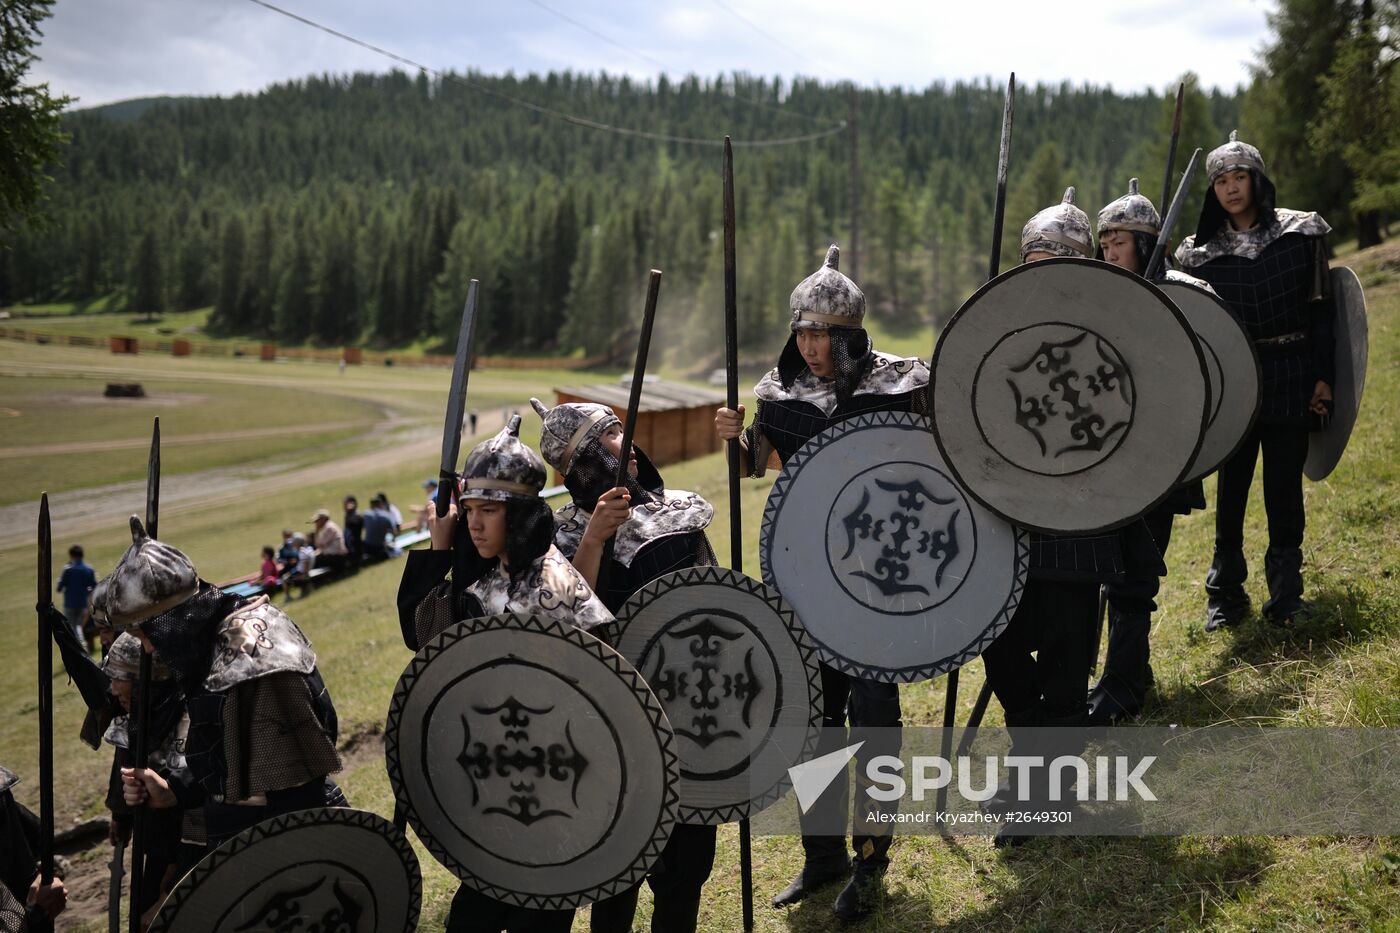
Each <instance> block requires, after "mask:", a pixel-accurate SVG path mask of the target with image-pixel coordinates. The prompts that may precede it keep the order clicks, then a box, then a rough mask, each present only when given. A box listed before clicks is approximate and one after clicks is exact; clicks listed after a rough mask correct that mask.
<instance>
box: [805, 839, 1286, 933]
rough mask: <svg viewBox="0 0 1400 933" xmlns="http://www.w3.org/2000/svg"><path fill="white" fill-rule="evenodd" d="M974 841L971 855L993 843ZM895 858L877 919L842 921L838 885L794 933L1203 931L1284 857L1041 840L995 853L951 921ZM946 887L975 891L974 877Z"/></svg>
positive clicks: (1246, 844)
mask: <svg viewBox="0 0 1400 933" xmlns="http://www.w3.org/2000/svg"><path fill="white" fill-rule="evenodd" d="M967 842H968V846H967V850H968V851H969V852H970V850H971V849H973V848H974V847H976V848H981V847H983V846H986V845H987V843H986V842H983V841H980V840H977V841H971V840H968V841H967ZM952 844H953V845H955V846H957V845H958V842H957V841H953V843H952ZM891 855H892V858H893V860H894V866H896V867H895V868H892V869H891V872H890V875H889V877H888V878H887V881H886V891H885V894H884V896H883V897H882V898H880V900H879V901H878V903H877V905H876V908H875V910H874V912H873V913H872V914H871V916H870V917H868V918H867V919H865V920H864V921H861V922H860V923H855V924H842V923H840V922H839V921H837V920H836V919H835V917H834V916H833V915H832V913H831V902H832V901H833V900H834V899H835V897H836V894H837V892H839V891H840V889H841V885H840V884H833V885H830V886H828V887H827V888H824V889H822V890H821V892H820V893H818V894H817V895H816V896H815V897H812V898H809V899H808V900H805V901H803V902H802V903H801V904H799V905H798V906H797V907H795V908H794V909H792V910H791V911H790V912H789V913H788V915H787V918H786V922H787V926H788V928H789V929H790V930H793V931H818V930H862V931H863V930H870V931H875V930H880V931H909V933H912V931H923V930H939V931H950V933H971V931H984V930H1009V929H1016V930H1023V929H1025V930H1122V929H1134V930H1141V929H1156V928H1161V927H1164V926H1174V925H1176V924H1175V923H1173V921H1179V922H1181V923H1182V924H1183V925H1188V926H1198V925H1204V924H1208V923H1209V921H1210V920H1211V919H1212V918H1213V917H1214V916H1216V915H1217V914H1218V913H1219V912H1220V910H1221V909H1222V908H1223V907H1224V906H1226V905H1227V904H1228V903H1229V902H1231V901H1234V900H1236V899H1239V898H1240V897H1241V896H1243V895H1244V894H1245V893H1246V892H1247V891H1249V890H1250V889H1251V888H1252V887H1253V886H1254V885H1255V884H1256V883H1257V882H1258V880H1259V879H1260V877H1261V876H1262V875H1263V873H1264V870H1265V869H1266V868H1267V867H1268V866H1269V865H1271V864H1273V862H1274V861H1275V859H1276V857H1277V855H1276V853H1275V851H1274V847H1273V845H1272V843H1271V842H1270V841H1269V840H1267V839H1263V840H1259V839H1243V838H1230V839H1221V840H1204V841H1203V840H1187V839H1178V838H1174V837H1149V838H1143V839H1106V838H1072V839H1038V840H1034V841H1032V842H1030V843H1028V844H1027V845H1025V846H1024V847H1022V848H1019V849H1014V850H1009V851H1007V852H1005V853H1003V854H1001V855H999V856H993V857H992V858H995V859H996V860H997V861H999V863H1000V865H999V866H997V867H992V868H990V869H977V874H978V875H979V876H980V875H982V873H983V871H986V874H987V875H988V876H989V877H984V878H981V879H980V884H978V887H980V888H981V889H982V891H983V892H984V894H983V896H982V897H979V898H978V901H979V903H978V904H977V905H976V907H974V908H973V909H971V910H969V911H967V912H965V913H961V914H960V915H958V916H956V917H952V918H950V917H948V916H946V915H939V914H936V913H935V900H936V899H935V898H933V897H930V896H929V894H928V893H927V891H925V890H921V888H934V889H937V888H938V887H939V879H938V878H922V879H918V880H914V881H902V880H899V879H898V878H897V875H898V870H897V866H898V863H899V860H900V854H899V849H898V847H896V848H895V850H894V851H893V852H892V853H891ZM981 861H986V859H985V858H983V859H981ZM957 864H958V866H959V867H958V868H957V869H954V870H966V871H968V872H971V871H972V870H973V867H972V865H971V864H970V863H968V862H966V861H964V860H962V859H958V860H957ZM946 883H947V884H949V885H950V886H953V887H965V886H966V883H967V880H966V879H959V878H949V879H947V882H946ZM974 884H977V882H974Z"/></svg>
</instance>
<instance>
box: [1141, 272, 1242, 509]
mask: <svg viewBox="0 0 1400 933" xmlns="http://www.w3.org/2000/svg"><path fill="white" fill-rule="evenodd" d="M1157 287H1158V288H1160V289H1161V290H1162V292H1163V293H1164V294H1165V295H1166V296H1167V297H1168V298H1170V299H1171V300H1172V303H1173V304H1175V305H1176V306H1177V308H1178V309H1179V310H1180V311H1181V313H1182V314H1183V315H1184V316H1185V317H1186V321H1187V323H1188V324H1190V325H1191V330H1192V331H1193V332H1195V334H1196V338H1197V339H1198V340H1199V341H1200V343H1201V352H1202V353H1203V354H1204V356H1205V361H1206V375H1207V377H1208V378H1209V380H1210V410H1209V412H1208V413H1207V415H1206V433H1205V437H1204V439H1203V440H1202V441H1201V449H1200V450H1199V451H1197V453H1196V459H1195V460H1194V461H1193V462H1192V464H1191V467H1190V469H1189V470H1188V471H1187V473H1186V479H1187V481H1191V480H1198V479H1201V478H1202V477H1204V476H1208V475H1209V474H1211V473H1213V472H1215V470H1216V469H1217V468H1219V466H1220V464H1222V463H1224V462H1225V461H1226V460H1228V459H1229V458H1230V456H1231V455H1232V454H1234V452H1235V451H1236V450H1238V449H1239V446H1240V444H1242V443H1244V439H1245V436H1246V435H1247V434H1249V430H1250V428H1252V427H1254V420H1255V418H1257V417H1258V415H1259V407H1260V405H1261V403H1262V402H1263V393H1262V392H1261V391H1260V386H1259V354H1258V353H1257V352H1256V351H1255V349H1254V341H1253V340H1251V339H1250V337H1249V332H1248V331H1246V330H1245V328H1244V325H1243V324H1242V323H1240V319H1239V318H1238V317H1237V316H1236V315H1235V312H1234V311H1232V310H1231V309H1230V306H1229V305H1227V304H1226V303H1225V302H1223V301H1221V300H1220V299H1219V298H1218V297H1217V296H1215V295H1212V294H1211V293H1210V292H1208V291H1206V290H1205V289H1202V288H1198V287H1196V286H1194V285H1189V284H1187V283H1185V282H1174V281H1171V280H1170V279H1169V280H1167V281H1165V282H1159V283H1158V284H1157Z"/></svg>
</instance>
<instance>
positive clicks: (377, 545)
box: [365, 496, 398, 562]
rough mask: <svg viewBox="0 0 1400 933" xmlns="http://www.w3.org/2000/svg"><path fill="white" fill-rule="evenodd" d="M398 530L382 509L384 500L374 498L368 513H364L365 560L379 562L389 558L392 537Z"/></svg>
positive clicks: (387, 513)
mask: <svg viewBox="0 0 1400 933" xmlns="http://www.w3.org/2000/svg"><path fill="white" fill-rule="evenodd" d="M397 532H398V529H397V528H396V527H395V525H394V518H393V516H392V515H390V514H389V510H388V509H386V508H385V507H384V500H383V499H381V498H379V497H378V496H375V497H374V498H373V499H372V500H370V504H369V511H368V512H366V513H365V560H366V561H375V562H377V561H381V560H384V559H385V558H386V557H388V556H389V549H390V548H391V547H392V545H391V543H390V542H391V541H393V538H394V535H395V534H396V533H397Z"/></svg>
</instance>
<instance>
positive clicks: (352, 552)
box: [342, 496, 365, 566]
mask: <svg viewBox="0 0 1400 933" xmlns="http://www.w3.org/2000/svg"><path fill="white" fill-rule="evenodd" d="M344 505H345V524H344V525H343V526H342V527H343V528H344V530H345V552H346V554H348V555H349V558H350V564H351V566H354V565H355V564H358V563H359V562H360V542H361V540H362V539H363V537H364V530H365V517H364V516H363V515H361V514H360V511H359V510H360V500H358V499H356V498H355V497H354V496H346V497H345V503H344Z"/></svg>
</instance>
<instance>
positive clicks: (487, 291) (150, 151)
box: [0, 72, 1239, 371]
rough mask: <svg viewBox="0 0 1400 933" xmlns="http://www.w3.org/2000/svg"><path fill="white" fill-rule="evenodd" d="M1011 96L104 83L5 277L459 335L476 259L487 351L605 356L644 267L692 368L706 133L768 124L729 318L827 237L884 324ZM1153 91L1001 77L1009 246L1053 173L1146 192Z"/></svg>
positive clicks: (716, 261)
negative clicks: (183, 90) (119, 92)
mask: <svg viewBox="0 0 1400 933" xmlns="http://www.w3.org/2000/svg"><path fill="white" fill-rule="evenodd" d="M1002 102H1003V89H1002V87H1001V86H1000V85H999V84H993V83H991V82H990V81H985V82H981V83H966V84H964V83H959V84H952V85H945V84H934V85H931V86H929V87H928V88H926V89H923V90H920V91H909V90H905V89H901V88H894V89H883V88H860V89H857V90H856V91H855V93H854V94H852V91H851V89H850V88H849V87H848V86H846V85H834V84H823V83H821V82H818V81H812V80H800V81H797V82H795V83H787V82H775V81H772V80H768V79H763V78H754V77H749V76H745V75H737V76H724V77H719V78H713V79H701V78H697V77H693V76H692V77H687V78H684V79H679V80H673V79H667V78H661V79H657V80H655V81H650V82H640V83H639V82H635V81H632V80H630V79H628V78H625V77H614V76H609V75H593V74H574V73H569V72H564V73H551V74H547V75H533V74H532V75H526V76H523V77H518V76H513V75H506V76H493V75H484V74H478V73H474V72H473V73H468V74H465V75H454V76H451V77H450V78H448V79H445V80H444V79H438V78H429V77H428V76H426V75H408V74H404V73H402V72H391V73H388V74H354V75H339V76H321V77H313V78H307V79H304V80H300V81H293V82H289V83H284V84H278V85H274V86H271V87H269V88H267V89H266V90H264V91H262V92H260V93H257V94H243V95H237V96H233V97H226V98H192V97H173V98H144V99H140V100H131V101H123V102H121V103H117V104H110V105H107V106H104V107H96V108H91V109H88V110H81V111H77V112H73V113H70V114H68V115H66V117H65V124H66V128H67V129H68V130H69V132H71V134H72V143H71V145H70V146H69V147H68V148H67V150H66V151H65V153H64V156H63V163H62V164H61V165H59V166H56V167H54V168H53V170H52V174H53V176H54V184H53V186H52V189H51V199H50V203H49V208H50V210H49V215H50V219H51V223H49V224H48V225H47V226H44V227H42V228H39V229H36V230H32V231H28V232H26V233H25V234H24V235H23V236H21V237H20V238H19V239H18V240H17V241H16V242H15V243H14V244H13V248H12V249H10V250H8V251H4V250H0V305H4V304H17V303H22V302H23V303H32V302H50V301H62V300H82V299H85V298H88V297H92V296H97V295H107V294H111V293H113V292H118V293H125V294H126V295H127V296H128V304H129V310H131V311H144V310H146V308H144V307H137V305H140V304H151V305H153V306H154V310H165V309H172V310H180V309H186V308H200V307H206V306H209V305H211V304H212V305H213V306H214V307H215V311H214V314H213V315H212V317H211V319H210V322H209V326H210V329H211V330H212V331H213V332H215V333H220V334H230V335H239V336H247V337H266V338H271V339H276V340H278V341H281V342H285V343H288V344H299V343H303V342H306V341H308V340H309V341H312V342H317V343H322V344H327V345H341V344H358V343H368V344H372V345H374V344H377V345H385V346H404V345H409V344H413V343H415V342H419V341H425V340H426V341H427V342H428V343H429V344H435V343H450V342H451V335H452V334H454V333H455V329H456V323H455V322H456V321H457V319H458V318H459V317H460V314H461V305H462V300H463V297H464V295H465V291H466V282H467V280H468V279H469V278H472V277H475V278H479V279H480V280H481V309H482V319H481V324H482V327H481V330H480V331H479V339H480V340H481V341H482V346H483V352H490V353H520V354H526V355H540V354H542V353H551V352H559V353H571V352H583V353H585V354H587V355H594V354H598V353H621V354H623V355H625V354H626V353H627V352H630V351H629V350H628V347H629V346H630V345H631V339H630V337H629V336H628V332H629V330H630V329H631V328H633V327H634V326H635V325H634V322H635V319H636V317H637V310H638V308H639V307H640V301H641V290H642V287H643V283H644V281H645V276H646V270H647V269H648V268H651V267H656V268H660V269H662V270H663V271H664V272H665V273H666V278H665V280H664V282H665V284H664V285H663V287H662V290H661V305H660V312H659V313H660V315H661V319H662V321H663V322H664V323H663V324H662V326H661V327H659V328H658V331H659V332H660V333H661V334H662V335H663V336H662V338H661V339H662V343H663V344H665V346H663V347H662V348H661V349H663V350H667V349H668V350H670V351H672V352H675V353H679V354H682V355H683V358H684V360H685V362H686V363H687V364H688V365H694V366H695V367H696V369H697V371H700V370H702V369H704V368H705V367H707V366H712V365H714V364H715V363H716V362H717V361H718V359H719V352H718V348H719V346H720V344H721V342H722V341H721V339H720V337H719V334H720V327H721V325H720V321H721V315H720V309H721V308H722V304H723V288H722V276H721V267H722V258H721V249H720V238H719V228H720V176H719V168H720V158H719V149H718V146H717V144H718V143H719V142H720V140H721V139H722V138H723V136H724V135H725V134H731V135H732V136H733V137H734V138H735V140H736V141H739V142H740V143H746V142H758V143H762V144H763V145H759V146H754V147H748V146H744V145H739V146H736V149H735V172H736V183H735V184H736V191H737V205H738V212H739V217H738V237H739V243H738V247H739V313H740V332H741V344H742V345H743V347H744V348H745V349H746V350H748V351H751V352H754V353H757V354H759V355H760V356H769V355H771V353H772V351H773V349H774V347H775V346H776V345H777V343H778V342H780V341H781V340H782V339H783V335H784V333H785V332H786V328H787V318H788V295H789V293H790V292H791V290H792V288H793V286H794V285H795V284H796V283H797V281H799V280H800V279H801V278H803V277H804V276H806V275H807V274H808V273H810V272H811V271H812V270H813V269H815V268H816V267H817V265H819V263H820V261H821V257H822V255H823V254H824V252H825V249H826V246H827V245H828V244H829V243H832V242H838V243H840V244H841V245H842V247H843V256H842V269H843V270H846V271H848V272H850V273H852V274H853V275H854V276H855V277H856V279H857V281H858V282H859V283H860V284H861V286H862V287H863V288H864V289H865V291H866V293H867V299H868V304H869V307H870V309H871V313H872V314H874V315H876V316H877V317H879V318H880V319H881V321H882V324H883V325H884V326H885V329H886V330H887V331H891V332H893V333H896V334H897V333H899V332H900V331H901V329H906V330H907V329H909V328H913V327H916V326H919V325H923V324H926V323H927V322H928V321H929V320H930V319H933V320H935V321H940V320H944V319H946V318H947V317H948V316H949V315H950V314H951V313H952V312H953V311H954V310H955V309H956V308H957V307H958V305H959V304H960V303H961V302H962V301H963V300H964V299H965V298H966V297H967V295H968V294H970V293H971V291H972V290H973V289H975V288H976V287H977V285H978V284H980V281H981V278H982V277H983V276H984V275H985V269H986V255H987V251H988V248H989V246H990V243H989V242H988V239H989V238H990V235H991V229H992V226H991V208H992V202H993V182H994V179H995V169H996V154H997V143H998V136H999V128H1000V120H1001V110H1002ZM1189 102H1190V106H1189V107H1188V108H1187V111H1186V112H1187V114H1188V119H1187V123H1186V125H1185V126H1184V127H1183V134H1182V137H1183V138H1182V147H1183V152H1186V153H1189V152H1190V149H1191V147H1193V146H1211V145H1214V144H1215V143H1216V142H1217V141H1218V140H1220V139H1222V138H1223V136H1224V133H1223V131H1222V129H1221V128H1222V127H1224V128H1229V127H1232V126H1234V125H1236V123H1237V120H1238V116H1239V102H1238V99H1237V98H1236V97H1235V96H1233V95H1230V94H1225V93H1222V92H1219V91H1216V92H1213V93H1211V94H1210V95H1207V94H1204V93H1202V92H1200V91H1197V90H1194V88H1193V90H1192V92H1191V94H1190V96H1189ZM853 107H854V109H853ZM1169 111H1170V102H1169V101H1168V100H1166V99H1165V98H1164V97H1162V96H1160V95H1158V94H1156V93H1146V94H1135V95H1123V94H1118V93H1116V92H1114V91H1113V90H1111V89H1108V88H1098V87H1089V86H1073V85H1069V84H1063V85H1033V86H1026V87H1022V88H1020V89H1019V92H1018V96H1017V101H1016V127H1015V137H1014V142H1013V146H1012V154H1013V161H1012V165H1011V176H1010V177H1011V186H1010V192H1009V198H1008V206H1007V217H1006V228H1005V229H1006V236H1005V238H1004V241H1003V250H1004V252H1003V255H1004V267H1005V266H1009V265H1010V263H1012V262H1014V261H1015V258H1016V254H1015V247H1016V241H1017V233H1018V232H1019V230H1020V227H1021V225H1022V224H1023V223H1024V221H1025V220H1026V218H1027V217H1029V216H1030V215H1031V214H1032V213H1034V212H1035V211H1036V210H1038V209H1040V208H1041V207H1044V206H1046V205H1048V204H1051V203H1055V202H1058V201H1059V199H1060V194H1061V192H1062V191H1063V190H1064V188H1065V186H1066V185H1070V184H1073V185H1075V186H1076V187H1077V188H1078V191H1079V203H1080V205H1081V206H1082V207H1084V208H1085V209H1086V210H1087V211H1089V213H1090V214H1093V213H1094V212H1095V211H1096V210H1097V209H1098V208H1099V207H1100V206H1101V205H1102V204H1104V203H1106V202H1107V201H1109V200H1111V199H1112V198H1115V197H1117V196H1118V195H1119V194H1122V193H1123V192H1124V191H1125V190H1126V188H1127V182H1128V178H1129V177H1130V176H1139V177H1141V178H1142V179H1143V190H1144V191H1145V192H1154V193H1155V192H1157V191H1159V190H1160V186H1161V178H1162V171H1163V166H1164V164H1165V147H1166V139H1167V135H1168V134H1167V126H1168V123H1169V117H1170V113H1169ZM561 114H563V115H568V116H569V117H571V118H574V119H572V122H571V121H570V120H565V119H560V118H559V115H561ZM852 119H854V123H853V124H851V125H853V126H854V127H855V133H856V136H857V138H858V166H853V165H852V162H851V154H852V146H851V142H852V133H851V130H850V129H849V127H848V126H847V124H846V122H845V121H849V120H852ZM583 120H586V121H590V125H581V123H580V121H583ZM598 125H603V126H605V127H611V128H613V129H599V128H598ZM644 134H645V135H644ZM686 139H699V140H704V141H707V142H709V143H712V145H696V144H694V143H691V142H686V141H685V140H686ZM1185 161H1186V160H1185V159H1184V158H1182V159H1179V160H1178V162H1177V165H1178V167H1182V166H1184V164H1185ZM853 168H855V173H854V177H855V178H856V179H857V180H858V189H857V190H856V191H853V190H852V188H851V181H852V178H853ZM853 212H854V213H853ZM853 218H854V219H856V220H858V225H859V241H858V243H857V242H854V241H855V239H856V238H855V235H854V234H855V231H854V230H853V225H852V220H853Z"/></svg>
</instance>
